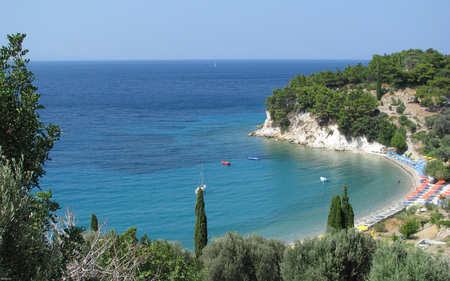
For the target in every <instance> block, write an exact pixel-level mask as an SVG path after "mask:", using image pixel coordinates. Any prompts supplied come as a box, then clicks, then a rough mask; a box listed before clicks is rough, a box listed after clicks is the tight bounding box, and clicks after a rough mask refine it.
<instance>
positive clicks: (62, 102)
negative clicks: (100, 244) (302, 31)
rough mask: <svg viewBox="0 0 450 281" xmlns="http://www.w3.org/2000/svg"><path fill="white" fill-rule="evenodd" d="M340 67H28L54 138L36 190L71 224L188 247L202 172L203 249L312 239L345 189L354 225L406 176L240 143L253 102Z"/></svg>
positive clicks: (373, 165)
mask: <svg viewBox="0 0 450 281" xmlns="http://www.w3.org/2000/svg"><path fill="white" fill-rule="evenodd" d="M348 63H351V62H347V61H256V62H255V61H234V62H233V61H231V62H226V61H224V62H217V67H215V68H213V67H212V65H213V63H212V62H207V61H197V62H183V61H182V62H83V63H82V62H78V63H75V62H66V63H63V62H60V63H43V62H42V63H37V64H35V65H33V68H34V69H32V70H33V71H34V73H35V74H36V76H37V80H36V83H37V85H38V86H39V91H40V92H41V93H42V97H41V102H42V104H44V105H46V107H47V109H46V110H45V111H43V112H42V114H41V116H42V118H43V119H44V120H48V121H51V122H53V123H55V124H59V125H61V128H62V130H63V135H62V138H61V140H60V141H59V142H57V143H56V145H55V148H54V149H53V151H52V153H51V156H52V158H53V160H52V161H51V162H50V163H49V164H48V165H47V170H48V172H47V176H46V177H45V178H44V179H43V184H42V186H43V187H44V188H51V189H52V190H53V192H54V198H55V199H56V200H57V201H58V202H59V203H60V204H61V206H62V207H65V206H69V207H72V206H73V207H75V211H76V213H77V216H78V218H79V219H80V224H81V225H85V226H88V224H89V220H90V215H91V213H95V214H96V215H97V217H98V218H100V220H101V221H104V220H108V227H109V228H116V229H117V231H119V232H121V231H125V230H126V229H127V227H131V226H136V227H137V228H138V231H139V233H140V234H142V233H144V232H145V233H146V234H147V235H148V236H149V237H151V238H166V239H168V240H179V241H180V242H182V244H183V246H185V247H188V248H192V247H193V235H194V223H195V215H194V206H195V200H196V196H195V193H194V190H195V188H196V187H197V186H198V185H199V183H200V178H199V175H200V165H201V163H203V169H204V176H205V182H206V184H207V189H206V192H205V204H206V214H207V218H208V233H209V237H210V238H212V237H214V236H220V235H223V234H225V233H226V232H227V231H238V232H239V233H241V234H243V235H247V234H251V233H254V232H256V233H258V234H260V235H263V236H266V237H277V238H280V239H282V240H286V241H290V240H292V239H294V238H296V237H304V236H307V235H314V234H315V233H317V232H320V231H323V229H324V228H325V225H326V217H327V214H328V208H329V204H330V201H331V197H332V196H333V195H334V194H337V193H339V194H342V192H343V184H344V182H347V184H348V194H349V197H350V203H351V204H352V205H353V207H354V210H355V214H356V218H359V217H364V216H366V215H368V214H369V213H371V212H373V211H374V210H376V209H378V208H380V206H384V205H386V204H388V203H389V202H391V201H392V200H396V199H398V198H399V197H402V195H403V194H406V193H407V192H408V191H409V188H410V187H411V185H412V183H411V179H410V178H409V176H407V175H406V174H404V173H403V172H402V171H401V170H400V169H399V168H398V167H397V166H395V165H394V164H392V163H390V162H388V161H386V160H384V159H382V158H380V157H377V156H373V155H365V154H355V153H350V152H336V151H331V150H326V149H313V148H305V147H302V146H299V145H293V144H290V143H284V142H280V141H275V140H273V139H264V138H252V137H247V136H246V135H247V134H248V133H250V132H252V131H254V130H255V129H256V128H255V127H256V126H257V125H260V124H262V123H263V122H264V119H265V113H264V104H263V102H264V100H265V99H266V97H267V96H268V95H270V94H271V91H272V90H273V89H274V88H281V87H283V86H284V85H285V84H287V83H288V81H289V79H290V78H292V77H293V76H294V75H295V74H296V73H302V72H304V73H310V72H313V71H318V70H326V69H332V70H334V69H335V68H336V66H338V67H340V68H341V69H342V68H343V67H345V66H346V65H347V64H348ZM248 156H257V157H260V158H261V160H260V161H250V160H248V159H247V157H248ZM222 160H227V161H230V162H231V165H230V166H224V165H221V163H220V161H222ZM320 176H325V177H327V178H328V179H329V182H328V183H322V182H321V181H320V179H319V178H320ZM399 179H400V180H401V183H400V184H399V183H398V180H399Z"/></svg>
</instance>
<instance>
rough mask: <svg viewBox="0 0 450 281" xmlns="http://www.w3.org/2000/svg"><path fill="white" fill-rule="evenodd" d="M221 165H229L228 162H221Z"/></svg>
mask: <svg viewBox="0 0 450 281" xmlns="http://www.w3.org/2000/svg"><path fill="white" fill-rule="evenodd" d="M222 164H224V165H230V164H231V163H230V162H228V161H222Z"/></svg>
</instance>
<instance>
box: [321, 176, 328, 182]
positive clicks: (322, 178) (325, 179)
mask: <svg viewBox="0 0 450 281" xmlns="http://www.w3.org/2000/svg"><path fill="white" fill-rule="evenodd" d="M320 180H321V181H323V182H327V181H328V179H327V178H326V177H320Z"/></svg>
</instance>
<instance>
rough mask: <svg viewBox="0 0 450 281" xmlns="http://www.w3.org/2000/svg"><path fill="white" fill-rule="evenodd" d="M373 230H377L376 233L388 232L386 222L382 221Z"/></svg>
mask: <svg viewBox="0 0 450 281" xmlns="http://www.w3.org/2000/svg"><path fill="white" fill-rule="evenodd" d="M373 228H374V229H375V231H376V232H386V231H387V229H386V222H385V221H381V222H379V223H377V224H375V225H374V226H373Z"/></svg>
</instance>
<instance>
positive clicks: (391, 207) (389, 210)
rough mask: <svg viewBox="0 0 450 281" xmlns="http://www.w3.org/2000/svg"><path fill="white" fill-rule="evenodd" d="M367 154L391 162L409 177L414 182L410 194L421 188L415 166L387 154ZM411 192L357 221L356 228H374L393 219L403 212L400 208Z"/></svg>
mask: <svg viewBox="0 0 450 281" xmlns="http://www.w3.org/2000/svg"><path fill="white" fill-rule="evenodd" d="M366 153H367V154H371V155H376V156H378V157H381V158H383V159H385V160H386V161H389V162H391V163H393V164H394V165H396V166H397V167H399V168H400V169H401V170H402V171H403V172H405V173H406V174H408V175H409V177H410V178H411V180H412V186H411V187H410V188H409V192H412V191H414V190H415V189H416V187H418V186H420V177H419V172H418V171H416V170H415V169H414V168H413V166H411V165H408V164H406V163H403V162H401V161H399V160H397V159H394V158H391V157H389V156H387V155H386V154H382V153H370V152H366ZM409 192H408V193H407V194H404V195H402V196H401V197H399V198H393V199H392V201H391V203H388V204H386V205H385V206H381V207H380V208H379V209H377V210H376V211H373V212H371V213H370V214H369V215H367V216H365V217H362V218H359V219H357V220H355V228H356V227H357V226H359V225H366V226H367V227H369V228H370V227H372V226H373V225H375V224H376V223H378V222H379V221H381V220H383V219H386V218H389V217H392V216H394V215H395V214H397V213H398V212H400V211H401V210H403V208H405V207H406V206H404V207H401V208H400V207H399V206H400V205H401V202H402V201H403V200H402V199H403V198H405V197H406V196H408V194H409Z"/></svg>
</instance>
